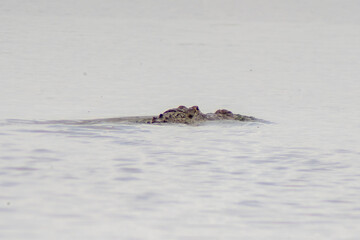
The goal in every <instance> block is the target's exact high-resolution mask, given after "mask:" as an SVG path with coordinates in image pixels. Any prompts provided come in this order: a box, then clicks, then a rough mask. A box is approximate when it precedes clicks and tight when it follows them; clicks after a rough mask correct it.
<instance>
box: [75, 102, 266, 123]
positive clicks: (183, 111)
mask: <svg viewBox="0 0 360 240" xmlns="http://www.w3.org/2000/svg"><path fill="white" fill-rule="evenodd" d="M221 120H234V121H242V122H245V121H246V122H249V121H251V122H265V121H264V120H261V119H257V118H255V117H251V116H245V115H241V114H234V113H232V112H231V111H229V110H226V109H219V110H217V111H216V112H215V113H206V114H204V113H202V112H201V111H200V109H199V107H198V106H192V107H189V108H187V107H185V106H179V107H177V108H172V109H169V110H166V111H165V112H163V113H161V114H160V115H158V116H143V117H120V118H108V119H95V120H83V121H78V122H77V123H78V124H96V123H107V122H128V123H147V124H162V123H179V124H189V125H194V124H200V123H203V122H206V121H221Z"/></svg>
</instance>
